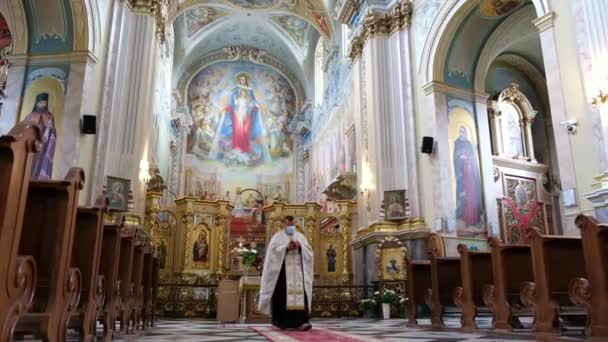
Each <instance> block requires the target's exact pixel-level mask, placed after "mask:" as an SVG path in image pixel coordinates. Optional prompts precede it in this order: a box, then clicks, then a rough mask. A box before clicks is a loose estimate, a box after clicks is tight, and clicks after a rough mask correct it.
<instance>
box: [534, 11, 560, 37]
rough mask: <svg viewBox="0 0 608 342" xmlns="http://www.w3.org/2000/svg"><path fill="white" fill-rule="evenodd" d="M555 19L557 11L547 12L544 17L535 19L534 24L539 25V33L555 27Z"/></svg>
mask: <svg viewBox="0 0 608 342" xmlns="http://www.w3.org/2000/svg"><path fill="white" fill-rule="evenodd" d="M554 20H555V12H553V11H551V12H547V14H545V15H543V16H542V17H540V18H538V19H535V20H533V21H532V24H534V26H536V27H538V31H539V33H543V32H545V31H546V30H548V29H550V28H552V27H553V21H554Z"/></svg>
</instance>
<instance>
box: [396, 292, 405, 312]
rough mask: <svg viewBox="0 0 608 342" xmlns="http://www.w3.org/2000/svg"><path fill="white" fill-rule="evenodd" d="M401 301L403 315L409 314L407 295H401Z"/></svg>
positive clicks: (398, 299) (400, 309) (399, 298)
mask: <svg viewBox="0 0 608 342" xmlns="http://www.w3.org/2000/svg"><path fill="white" fill-rule="evenodd" d="M397 302H398V303H399V312H400V313H401V315H402V316H407V297H403V296H399V297H398V298H397Z"/></svg>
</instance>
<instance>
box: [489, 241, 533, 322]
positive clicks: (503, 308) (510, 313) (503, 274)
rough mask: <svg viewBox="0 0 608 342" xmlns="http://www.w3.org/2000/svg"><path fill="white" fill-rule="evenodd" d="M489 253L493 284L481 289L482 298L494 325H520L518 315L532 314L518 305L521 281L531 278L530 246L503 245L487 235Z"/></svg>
mask: <svg viewBox="0 0 608 342" xmlns="http://www.w3.org/2000/svg"><path fill="white" fill-rule="evenodd" d="M488 244H489V245H490V251H491V253H492V272H493V280H494V282H493V284H491V285H487V286H485V288H484V291H483V301H484V303H485V304H486V306H488V307H489V308H490V309H491V310H492V313H493V315H494V321H493V327H494V329H502V330H513V329H518V328H522V327H523V326H522V324H521V323H520V321H519V319H518V317H519V316H522V315H532V312H531V311H530V310H524V309H523V308H522V304H521V300H520V289H521V284H522V283H525V282H530V281H532V280H533V279H534V273H533V271H532V250H531V248H530V246H529V245H504V244H502V243H500V241H499V240H498V239H497V238H494V237H491V238H489V239H488Z"/></svg>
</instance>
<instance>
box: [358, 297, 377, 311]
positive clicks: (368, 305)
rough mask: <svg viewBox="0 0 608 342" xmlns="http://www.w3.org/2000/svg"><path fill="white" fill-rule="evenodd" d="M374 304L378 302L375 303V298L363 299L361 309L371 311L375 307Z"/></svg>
mask: <svg viewBox="0 0 608 342" xmlns="http://www.w3.org/2000/svg"><path fill="white" fill-rule="evenodd" d="M376 305H378V303H376V300H374V299H367V298H366V299H363V300H362V301H361V309H362V310H363V311H371V310H375V309H376Z"/></svg>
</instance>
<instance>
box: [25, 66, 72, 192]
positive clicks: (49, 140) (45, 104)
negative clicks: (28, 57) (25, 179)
mask: <svg viewBox="0 0 608 342" xmlns="http://www.w3.org/2000/svg"><path fill="white" fill-rule="evenodd" d="M65 82H67V72H66V71H65V70H63V69H62V68H42V69H36V70H30V72H29V74H28V76H27V80H26V90H25V93H24V96H23V102H22V105H21V115H20V120H28V121H31V122H32V123H33V124H35V125H37V126H38V127H39V128H40V131H41V133H42V141H41V148H40V152H38V153H36V155H35V157H34V161H33V166H32V174H31V177H32V179H40V180H47V179H52V178H53V175H54V174H56V173H57V172H56V170H57V165H56V163H55V162H54V159H55V154H56V153H57V150H59V146H60V141H61V124H62V122H63V113H64V107H65V94H64V92H65Z"/></svg>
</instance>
